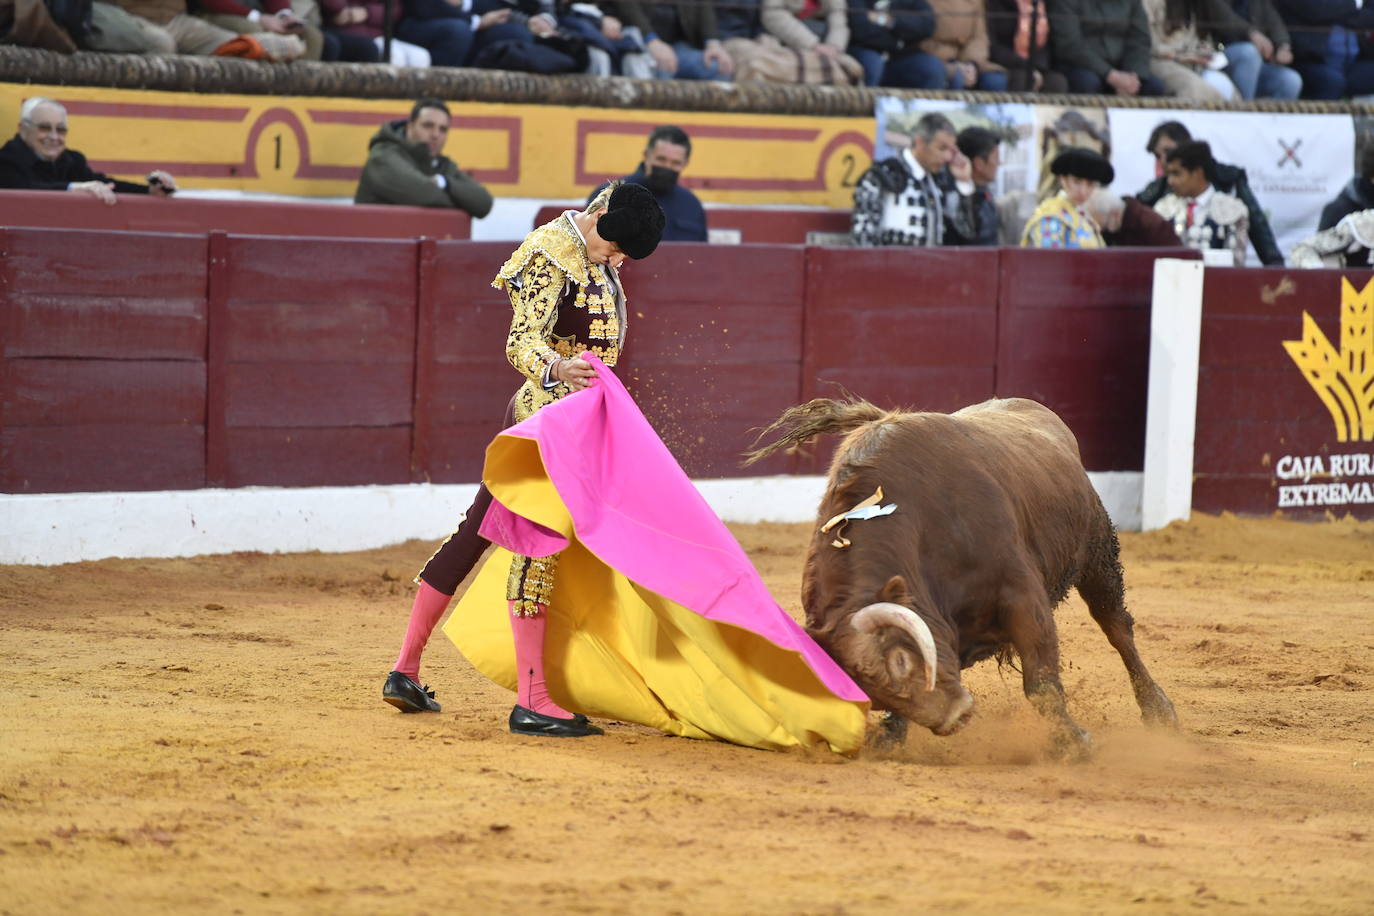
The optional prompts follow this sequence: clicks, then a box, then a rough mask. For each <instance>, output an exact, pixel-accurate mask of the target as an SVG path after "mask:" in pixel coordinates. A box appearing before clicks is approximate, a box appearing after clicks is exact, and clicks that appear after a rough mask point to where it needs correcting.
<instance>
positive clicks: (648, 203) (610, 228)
mask: <svg viewBox="0 0 1374 916" xmlns="http://www.w3.org/2000/svg"><path fill="white" fill-rule="evenodd" d="M664 222H665V219H664V216H663V208H662V207H660V206H659V205H658V201H656V200H654V195H653V193H652V192H651V191H650V190H649V189H648V188H646V187H644V186H643V185H639V184H629V183H628V182H627V183H626V184H623V185H621V186H620V187H618V188H616V189H615V190H614V191H612V192H611V199H610V201H609V202H608V203H607V205H606V212H605V213H603V214H601V219H600V220H599V221H598V222H597V224H596V233H597V235H599V236H601V237H602V238H603V239H605V240H606V241H608V242H615V243H616V244H617V245H619V246H620V250H621V251H623V252H625V254H627V255H629V256H630V257H632V258H634V259H635V260H636V261H638V260H640V259H642V258H647V257H648V256H649V255H651V254H653V253H654V249H655V248H657V247H658V242H659V239H661V238H662V237H663V224H664Z"/></svg>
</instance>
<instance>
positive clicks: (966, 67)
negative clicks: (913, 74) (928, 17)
mask: <svg viewBox="0 0 1374 916" xmlns="http://www.w3.org/2000/svg"><path fill="white" fill-rule="evenodd" d="M929 2H930V7H931V9H933V10H934V11H935V34H933V35H931V36H930V37H929V38H927V39H926V40H925V41H923V42H921V50H923V51H925V52H926V53H927V54H932V55H934V56H935V57H937V58H939V59H940V60H941V61H943V62H944V65H945V85H944V86H941V87H939V88H941V89H985V90H987V91H989V92H1005V91H1006V89H1007V72H1006V70H1005V69H1004V68H1003V67H1002V65H1001V64H995V63H993V62H992V61H991V60H990V59H989V58H988V21H987V11H986V10H985V9H984V8H983V0H929Z"/></svg>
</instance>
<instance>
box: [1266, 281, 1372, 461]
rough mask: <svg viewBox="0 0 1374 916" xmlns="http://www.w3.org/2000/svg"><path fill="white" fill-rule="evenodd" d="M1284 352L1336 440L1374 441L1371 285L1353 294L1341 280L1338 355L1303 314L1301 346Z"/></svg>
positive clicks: (1295, 343)
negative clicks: (1325, 413)
mask: <svg viewBox="0 0 1374 916" xmlns="http://www.w3.org/2000/svg"><path fill="white" fill-rule="evenodd" d="M1283 348H1284V349H1285V350H1287V351H1288V355H1289V356H1291V357H1293V362H1295V363H1297V364H1298V368H1299V369H1301V370H1302V374H1303V376H1304V377H1305V378H1306V379H1307V382H1308V384H1310V385H1311V386H1312V389H1313V390H1314V391H1316V392H1317V397H1319V398H1321V399H1322V403H1323V404H1325V405H1326V409H1327V410H1329V411H1330V412H1331V419H1332V421H1333V422H1334V423H1335V424H1336V438H1337V439H1338V440H1339V441H1341V442H1356V441H1359V440H1364V441H1369V440H1371V439H1374V280H1371V281H1370V282H1369V283H1367V284H1366V285H1365V287H1364V289H1362V290H1360V291H1359V292H1356V291H1355V287H1353V286H1351V285H1350V281H1349V280H1347V279H1346V278H1344V277H1342V278H1341V349H1340V352H1337V351H1336V349H1335V348H1334V347H1332V346H1331V341H1330V340H1328V339H1327V337H1326V335H1325V334H1323V333H1322V330H1321V328H1319V327H1317V323H1316V322H1315V321H1313V320H1312V316H1311V315H1309V314H1308V313H1307V312H1306V311H1304V312H1303V313H1302V340H1285V341H1284V342H1283Z"/></svg>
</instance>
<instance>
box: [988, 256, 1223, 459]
mask: <svg viewBox="0 0 1374 916" xmlns="http://www.w3.org/2000/svg"><path fill="white" fill-rule="evenodd" d="M1157 257H1171V258H1187V259H1196V258H1197V257H1198V255H1197V253H1196V252H1194V251H1192V250H1190V249H1157V248H1156V249H1129V248H1113V249H1108V250H1107V251H1099V252H1095V253H1094V254H1093V256H1092V257H1085V256H1083V254H1082V253H1081V252H1074V251H1063V250H1049V251H1039V250H1034V249H1028V248H1004V249H1002V263H1001V293H1000V300H999V302H1000V306H1001V308H1000V313H999V319H998V344H997V359H996V363H997V378H996V391H997V394H998V396H999V397H1023V398H1031V399H1032V400H1036V401H1039V402H1041V403H1042V404H1044V405H1046V406H1047V407H1049V408H1050V409H1052V410H1054V411H1055V412H1056V413H1058V414H1059V415H1060V416H1061V417H1062V418H1063V419H1064V422H1065V423H1067V424H1068V426H1069V428H1070V429H1072V430H1073V431H1074V435H1075V436H1077V438H1078V445H1079V451H1080V452H1081V454H1082V455H1083V462H1084V464H1086V465H1087V466H1088V467H1090V468H1093V469H1094V470H1100V471H1117V470H1138V469H1139V468H1140V467H1141V465H1142V464H1143V461H1144V455H1145V424H1144V423H1142V422H1141V419H1140V418H1141V417H1143V416H1144V415H1145V395H1146V386H1147V384H1148V381H1149V361H1150V289H1151V286H1152V284H1153V272H1154V259H1155V258H1157Z"/></svg>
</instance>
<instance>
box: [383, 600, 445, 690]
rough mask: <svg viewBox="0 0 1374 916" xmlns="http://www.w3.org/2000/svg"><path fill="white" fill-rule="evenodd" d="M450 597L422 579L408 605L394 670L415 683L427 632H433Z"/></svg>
mask: <svg viewBox="0 0 1374 916" xmlns="http://www.w3.org/2000/svg"><path fill="white" fill-rule="evenodd" d="M452 597H453V596H452V595H445V594H444V593H443V592H441V591H439V590H438V589H437V588H435V587H434V586H432V585H430V584H429V583H428V582H424V581H421V582H420V589H419V591H417V592H416V593H415V603H414V604H413V605H411V607H410V623H409V624H408V625H407V626H406V638H405V641H404V642H402V643H401V654H400V657H398V658H397V659H396V667H395V669H394V670H396V671H399V672H401V673H402V674H404V675H405V676H406V677H408V678H410V679H411V680H412V681H415V683H417V684H418V683H419V682H420V654H421V653H422V652H424V651H425V644H426V643H427V642H429V634H430V633H432V632H434V625H435V624H436V623H438V622H439V618H440V617H442V616H444V609H445V608H447V607H448V602H449V599H450V598H452Z"/></svg>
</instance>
